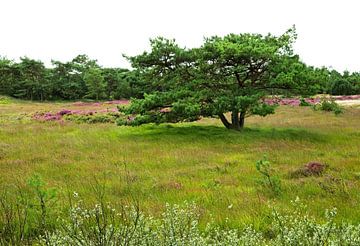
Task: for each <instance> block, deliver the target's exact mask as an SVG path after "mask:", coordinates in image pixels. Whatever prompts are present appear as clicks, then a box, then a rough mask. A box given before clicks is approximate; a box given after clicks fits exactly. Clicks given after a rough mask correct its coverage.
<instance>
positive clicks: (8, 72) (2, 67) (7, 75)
mask: <svg viewBox="0 0 360 246" xmlns="http://www.w3.org/2000/svg"><path fill="white" fill-rule="evenodd" d="M12 66H13V62H12V61H11V60H9V59H6V58H5V57H0V95H1V94H2V95H11V94H12V81H13V79H12V78H13V70H12V69H13V68H12Z"/></svg>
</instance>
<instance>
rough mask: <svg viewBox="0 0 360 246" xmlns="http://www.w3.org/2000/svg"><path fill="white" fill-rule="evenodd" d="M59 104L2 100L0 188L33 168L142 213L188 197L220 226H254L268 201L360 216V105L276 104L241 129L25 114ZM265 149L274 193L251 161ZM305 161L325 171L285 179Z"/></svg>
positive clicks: (88, 195)
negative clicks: (277, 190) (331, 108)
mask: <svg viewBox="0 0 360 246" xmlns="http://www.w3.org/2000/svg"><path fill="white" fill-rule="evenodd" d="M107 107H109V105H107ZM111 107H114V106H113V105H111ZM63 108H71V109H74V108H76V107H75V106H72V105H71V103H30V102H22V101H14V102H10V103H9V102H7V103H6V104H1V105H0V173H1V174H0V182H1V185H2V187H7V185H8V184H12V183H19V182H20V183H21V182H26V180H27V179H28V178H29V177H30V176H31V175H33V174H34V173H38V174H40V175H41V176H42V178H43V179H44V180H45V181H46V182H47V184H48V185H49V186H51V187H56V188H57V189H58V190H59V191H60V194H61V192H65V191H67V190H69V191H77V192H78V193H79V194H80V195H81V196H82V197H83V198H84V199H85V200H89V201H92V200H94V199H95V198H94V194H93V190H92V188H91V187H92V184H93V183H94V180H95V179H99V180H102V181H101V182H106V187H107V194H108V198H109V200H110V201H114V202H118V201H127V202H129V203H131V202H133V201H134V200H136V201H138V203H139V204H140V207H141V208H142V209H143V210H144V211H145V212H147V213H152V214H155V215H157V214H159V213H160V212H161V211H162V210H163V208H164V205H165V203H166V202H168V203H172V204H173V203H176V204H181V203H182V202H183V201H184V200H187V201H195V202H196V204H198V205H199V206H200V207H201V211H202V214H203V216H202V221H208V220H209V219H210V214H211V215H212V217H213V218H214V219H215V220H216V221H217V222H218V223H220V224H221V223H223V222H224V221H225V218H229V221H230V223H231V224H232V225H243V224H244V223H254V224H255V225H256V226H258V227H260V228H262V227H265V226H266V223H267V219H268V218H267V217H264V214H265V213H266V212H267V211H268V209H269V208H268V205H269V203H274V204H276V205H277V206H278V207H280V208H281V207H282V208H288V207H289V206H290V201H291V200H294V199H295V198H296V197H299V198H300V199H301V200H302V201H303V202H304V203H305V204H307V205H308V206H309V212H310V213H311V214H313V215H315V216H316V217H318V218H322V215H323V211H324V210H325V209H326V208H331V207H334V206H335V207H337V208H338V211H339V217H338V218H339V219H345V220H347V221H350V222H360V208H359V205H358V204H359V200H360V192H359V191H360V127H359V126H360V109H359V108H347V109H346V110H345V112H344V114H342V115H340V116H334V115H333V114H331V113H324V112H314V111H312V110H311V109H310V108H307V107H285V106H284V107H280V108H279V109H278V110H277V113H276V114H275V115H272V116H268V117H266V118H260V117H251V118H249V119H247V121H246V129H244V131H242V132H235V131H231V130H227V129H225V128H224V127H223V126H222V125H221V123H220V121H219V120H216V119H203V120H201V121H199V122H195V123H182V124H165V125H145V126H140V127H118V126H116V125H114V124H76V123H74V122H63V123H59V122H37V121H33V120H30V119H29V115H31V113H34V112H36V111H42V110H53V111H56V110H59V109H63ZM264 154H266V155H267V156H268V159H269V161H270V162H271V164H272V167H273V169H274V172H275V173H276V174H277V175H278V176H279V177H280V179H281V183H282V192H281V194H280V196H276V197H275V196H273V195H272V194H271V193H270V192H269V191H267V190H266V189H264V188H262V186H261V185H260V184H259V179H260V178H261V175H260V174H259V173H258V172H257V171H256V168H255V163H256V161H257V160H259V159H261V158H262V157H263V155H264ZM310 161H318V162H322V163H326V164H328V165H329V168H328V169H327V171H326V172H325V174H324V175H323V176H320V177H306V178H291V177H290V173H291V172H293V171H295V170H297V169H298V168H301V167H302V166H303V165H304V164H306V163H308V162H310ZM4 189H7V188H3V190H4ZM60 199H62V198H61V196H60Z"/></svg>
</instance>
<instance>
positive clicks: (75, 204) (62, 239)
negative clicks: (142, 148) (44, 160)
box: [0, 192, 360, 246]
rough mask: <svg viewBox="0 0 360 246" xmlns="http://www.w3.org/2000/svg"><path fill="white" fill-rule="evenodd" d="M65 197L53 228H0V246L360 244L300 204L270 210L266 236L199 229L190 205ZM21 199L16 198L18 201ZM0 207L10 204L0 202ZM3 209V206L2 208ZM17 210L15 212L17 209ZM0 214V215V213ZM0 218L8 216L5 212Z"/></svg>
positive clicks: (329, 213) (356, 231) (357, 234)
mask: <svg viewBox="0 0 360 246" xmlns="http://www.w3.org/2000/svg"><path fill="white" fill-rule="evenodd" d="M68 195H69V208H68V209H66V211H67V212H66V213H64V214H63V215H62V216H61V217H58V218H56V217H53V218H52V220H53V221H56V225H55V227H49V226H48V225H46V227H45V228H44V230H40V231H35V232H34V233H33V234H29V233H23V228H27V229H30V228H32V227H33V226H34V225H35V224H30V221H29V220H24V221H21V222H24V225H20V226H19V227H17V226H15V227H12V228H11V229H12V230H9V229H10V228H8V227H1V229H2V230H0V236H1V237H0V244H2V245H25V244H26V245H201V246H202V245H204V246H205V245H254V246H255V245H256V246H257V245H264V246H265V245H270V246H275V245H299V244H300V245H307V246H315V245H349V246H355V245H359V243H360V225H358V224H349V223H346V222H345V221H344V222H342V223H341V224H337V223H336V222H335V217H336V215H337V209H336V208H333V209H331V210H326V211H325V218H324V222H322V223H320V222H318V221H316V220H315V219H314V218H312V217H311V216H310V215H309V213H308V212H307V210H308V208H307V207H306V206H305V205H303V204H301V203H300V202H299V200H298V199H297V200H295V201H294V202H293V209H292V210H290V211H279V210H278V209H277V208H276V207H275V206H272V212H271V214H265V216H266V217H267V218H268V219H267V222H268V223H269V230H268V231H267V232H265V233H264V232H263V231H259V230H258V229H255V227H254V225H252V224H246V225H243V226H242V227H241V228H231V227H229V226H228V225H227V224H226V222H225V226H219V225H217V224H215V223H214V222H213V221H212V222H209V223H207V225H206V226H205V227H204V228H202V227H201V226H200V225H199V221H200V211H201V210H200V207H198V206H196V205H195V204H194V203H188V202H184V203H183V204H182V205H170V204H166V206H165V210H164V212H163V213H162V214H161V215H160V216H158V217H152V216H149V215H146V214H145V213H144V212H142V211H141V210H140V208H139V206H137V205H133V206H120V207H119V206H114V205H113V204H110V203H108V202H106V199H105V197H104V196H100V197H99V199H98V201H97V203H96V204H95V205H93V206H89V205H86V204H85V203H84V202H83V200H81V199H80V197H79V194H78V193H76V192H74V193H73V194H68ZM22 198H23V197H19V200H21V199H22ZM1 201H2V202H1V203H0V204H1V205H2V208H6V209H8V208H9V205H10V206H11V205H12V203H13V202H14V201H13V200H8V199H7V198H4V197H1ZM4 206H5V207H4ZM18 208H19V207H18ZM0 212H3V210H0ZM4 215H9V210H6V212H5V213H4ZM17 220H18V217H15V216H14V217H12V216H11V217H0V225H2V226H7V225H18V224H16V223H15V221H17Z"/></svg>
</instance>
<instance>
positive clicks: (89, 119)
mask: <svg viewBox="0 0 360 246" xmlns="http://www.w3.org/2000/svg"><path fill="white" fill-rule="evenodd" d="M122 117H123V115H122V114H121V113H107V114H93V115H76V114H72V115H66V116H65V117H64V119H66V120H69V121H74V122H76V123H89V124H95V123H115V122H117V120H120V119H121V118H122Z"/></svg>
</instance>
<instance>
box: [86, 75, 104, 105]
mask: <svg viewBox="0 0 360 246" xmlns="http://www.w3.org/2000/svg"><path fill="white" fill-rule="evenodd" d="M84 81H85V84H86V86H87V89H88V94H87V95H86V96H87V97H90V98H95V99H96V100H99V99H102V98H104V97H105V89H106V83H105V80H104V77H103V75H102V74H101V70H100V69H96V68H90V69H89V70H88V71H86V73H85V75H84Z"/></svg>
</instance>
